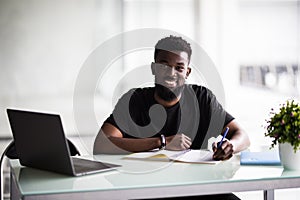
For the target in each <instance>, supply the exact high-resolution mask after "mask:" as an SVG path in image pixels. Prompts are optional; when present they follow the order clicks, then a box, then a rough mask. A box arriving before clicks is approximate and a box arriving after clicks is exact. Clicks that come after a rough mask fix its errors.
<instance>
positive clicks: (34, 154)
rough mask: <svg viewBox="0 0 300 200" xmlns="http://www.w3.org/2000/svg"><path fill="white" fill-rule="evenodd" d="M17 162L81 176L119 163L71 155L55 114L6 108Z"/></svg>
mask: <svg viewBox="0 0 300 200" xmlns="http://www.w3.org/2000/svg"><path fill="white" fill-rule="evenodd" d="M7 115H8V119H9V123H10V127H11V130H12V133H13V137H14V141H15V145H16V151H17V155H18V158H19V160H20V163H21V165H23V166H27V167H32V168H37V169H42V170H48V171H52V172H57V173H61V174H66V175H70V176H81V175H86V174H92V173H97V172H103V171H108V170H113V169H116V168H117V167H120V165H115V164H112V163H105V162H99V161H94V160H87V159H82V158H78V157H71V155H70V150H69V146H68V142H67V139H66V137H65V134H64V130H63V126H62V121H61V118H60V116H59V115H56V114H48V113H39V112H31V111H24V110H14V109H7Z"/></svg>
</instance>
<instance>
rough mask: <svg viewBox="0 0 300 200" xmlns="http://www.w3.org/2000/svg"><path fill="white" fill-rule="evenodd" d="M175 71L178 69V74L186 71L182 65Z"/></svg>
mask: <svg viewBox="0 0 300 200" xmlns="http://www.w3.org/2000/svg"><path fill="white" fill-rule="evenodd" d="M175 69H176V71H178V72H183V70H184V67H183V66H180V65H178V66H176V67H175Z"/></svg>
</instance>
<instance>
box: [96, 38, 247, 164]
mask: <svg viewBox="0 0 300 200" xmlns="http://www.w3.org/2000/svg"><path fill="white" fill-rule="evenodd" d="M191 54H192V49H191V47H190V44H189V43H187V42H186V41H185V40H183V39H182V38H181V37H175V36H170V37H166V38H163V39H161V40H160V41H158V43H157V44H156V45H155V52H154V61H155V62H154V63H152V64H151V70H152V74H153V75H154V76H155V87H150V88H138V89H134V90H131V91H129V92H128V93H126V94H125V95H123V97H122V98H121V99H120V100H119V102H118V103H117V105H116V107H115V109H114V111H113V114H111V115H110V117H109V118H108V119H107V120H106V121H105V122H104V124H103V125H102V127H101V130H100V132H99V134H98V135H97V137H96V139H95V143H94V154H98V153H121V152H126V151H127V152H128V151H129V152H140V151H148V150H151V149H155V148H160V149H162V148H166V149H168V150H184V149H188V148H192V149H200V148H206V147H205V146H203V144H206V142H207V141H206V140H207V139H208V138H209V137H211V136H217V135H219V134H220V133H221V132H222V133H223V131H222V129H225V128H226V127H229V132H228V134H227V136H226V138H227V140H225V141H224V142H223V143H222V146H221V147H220V148H216V145H217V144H215V145H214V159H216V160H226V159H229V158H230V157H232V155H233V154H234V153H237V152H240V151H242V150H244V149H246V148H247V147H248V146H249V145H250V141H249V138H248V136H247V134H246V133H245V131H244V130H243V129H242V128H241V127H240V125H239V124H238V123H237V122H236V120H235V119H234V118H233V117H232V116H231V115H230V114H228V113H227V112H226V111H225V110H224V109H223V108H222V106H221V105H220V104H219V103H218V101H217V100H216V98H215V96H214V95H213V94H212V92H211V91H210V90H209V89H207V88H205V87H203V86H197V85H189V84H186V83H185V80H186V79H187V78H188V76H189V75H190V73H191V68H190V67H189V63H190V59H191ZM155 105H161V106H162V107H163V108H164V111H162V109H161V108H160V109H159V108H158V109H152V108H153V107H155ZM151 109H152V110H156V111H154V114H152V117H151ZM149 115H150V116H149ZM106 138H108V140H107V139H106Z"/></svg>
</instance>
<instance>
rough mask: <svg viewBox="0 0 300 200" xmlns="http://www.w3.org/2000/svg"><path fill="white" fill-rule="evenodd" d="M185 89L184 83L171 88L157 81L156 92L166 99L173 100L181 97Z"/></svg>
mask: <svg viewBox="0 0 300 200" xmlns="http://www.w3.org/2000/svg"><path fill="white" fill-rule="evenodd" d="M183 89H184V85H180V86H178V87H176V88H175V89H173V90H171V89H169V88H167V87H165V86H163V85H160V84H157V83H155V92H156V94H157V96H158V97H160V98H161V99H162V100H164V101H173V100H175V99H176V98H177V97H179V96H180V95H181V94H182V92H183Z"/></svg>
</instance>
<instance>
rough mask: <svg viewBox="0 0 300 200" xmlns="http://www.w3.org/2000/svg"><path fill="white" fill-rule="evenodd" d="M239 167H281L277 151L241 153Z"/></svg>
mask: <svg viewBox="0 0 300 200" xmlns="http://www.w3.org/2000/svg"><path fill="white" fill-rule="evenodd" d="M240 164H241V165H281V162H280V158H279V153H278V151H262V152H250V151H243V152H241V161H240Z"/></svg>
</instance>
